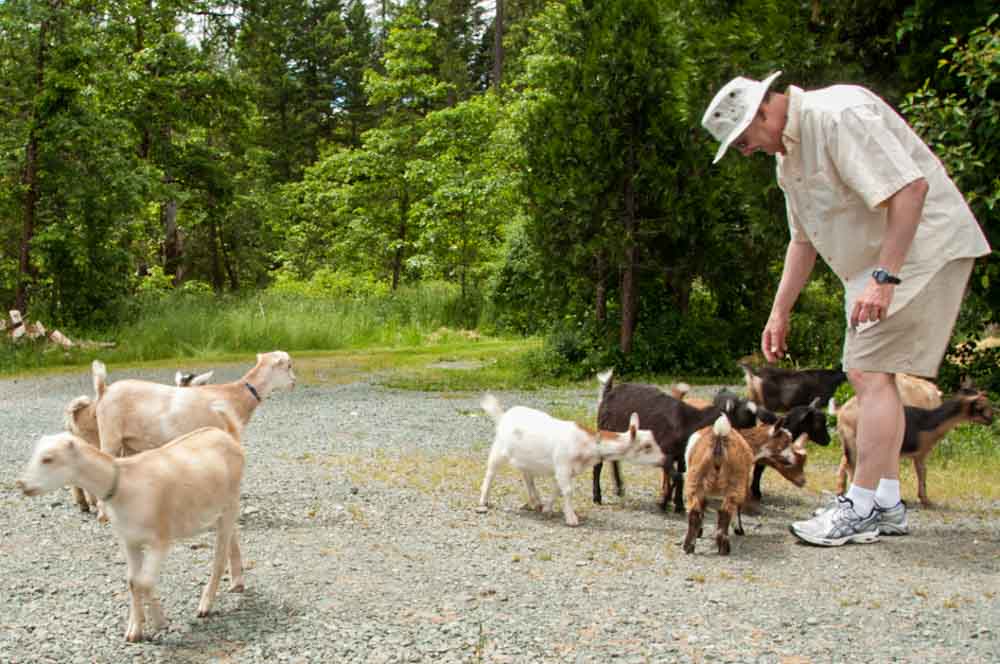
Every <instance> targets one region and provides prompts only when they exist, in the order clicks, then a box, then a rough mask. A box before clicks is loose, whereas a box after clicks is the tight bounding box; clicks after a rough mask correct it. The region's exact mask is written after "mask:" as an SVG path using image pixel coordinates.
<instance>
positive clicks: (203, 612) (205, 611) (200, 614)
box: [198, 609, 209, 618]
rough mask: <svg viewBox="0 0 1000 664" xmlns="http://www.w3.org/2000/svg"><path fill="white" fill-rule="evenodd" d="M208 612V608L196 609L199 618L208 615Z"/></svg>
mask: <svg viewBox="0 0 1000 664" xmlns="http://www.w3.org/2000/svg"><path fill="white" fill-rule="evenodd" d="M208 613H209V611H208V609H198V617H199V618H207V617H208Z"/></svg>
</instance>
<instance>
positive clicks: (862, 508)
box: [847, 484, 875, 516]
mask: <svg viewBox="0 0 1000 664" xmlns="http://www.w3.org/2000/svg"><path fill="white" fill-rule="evenodd" d="M847 497H848V498H850V499H851V502H852V503H854V511H855V512H856V513H857V515H858V516H868V515H869V514H871V513H872V509H873V508H874V507H875V492H874V491H872V490H871V489H865V488H864V487H860V486H858V485H857V484H852V485H851V488H850V489H848V490H847Z"/></svg>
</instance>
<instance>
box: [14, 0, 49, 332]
mask: <svg viewBox="0 0 1000 664" xmlns="http://www.w3.org/2000/svg"><path fill="white" fill-rule="evenodd" d="M49 9H50V10H51V11H53V12H55V11H56V10H58V9H59V2H53V3H50V5H49ZM50 20H51V19H50V18H45V19H44V20H43V21H42V22H41V25H40V26H39V28H38V56H37V57H36V58H35V99H40V98H41V96H42V94H43V92H44V88H45V66H46V60H47V58H48V39H49V27H50V24H49V23H50ZM38 106H39V105H38V104H37V103H36V104H34V105H33V106H32V108H33V110H32V116H33V117H32V119H31V129H30V130H29V132H28V145H27V146H26V149H25V163H24V175H23V177H22V180H21V181H22V183H23V184H24V186H25V192H26V193H25V196H24V225H23V226H22V228H21V246H20V251H19V252H18V259H17V271H18V278H17V288H16V289H15V291H14V308H15V309H17V310H18V311H20V312H21V313H22V314H27V312H28V282H29V281H30V279H31V276H32V275H31V272H32V270H31V243H32V241H33V240H34V238H35V212H36V211H37V209H38V129H39V127H40V125H41V124H42V122H44V118H41V117H39V115H38Z"/></svg>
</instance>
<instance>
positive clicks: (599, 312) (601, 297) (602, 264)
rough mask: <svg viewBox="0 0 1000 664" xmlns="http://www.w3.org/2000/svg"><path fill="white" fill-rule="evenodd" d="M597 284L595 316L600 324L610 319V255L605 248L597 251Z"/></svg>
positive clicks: (595, 290)
mask: <svg viewBox="0 0 1000 664" xmlns="http://www.w3.org/2000/svg"><path fill="white" fill-rule="evenodd" d="M596 263H597V266H596V267H597V284H596V286H595V288H594V318H595V319H596V320H597V322H598V323H599V324H602V325H603V324H604V323H605V322H607V320H608V255H607V252H605V251H604V250H603V249H602V250H600V251H598V252H597V257H596Z"/></svg>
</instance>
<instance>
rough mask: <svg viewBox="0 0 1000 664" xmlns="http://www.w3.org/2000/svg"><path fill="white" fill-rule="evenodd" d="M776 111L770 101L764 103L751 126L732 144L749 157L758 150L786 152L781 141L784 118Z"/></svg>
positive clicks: (773, 152) (771, 152)
mask: <svg viewBox="0 0 1000 664" xmlns="http://www.w3.org/2000/svg"><path fill="white" fill-rule="evenodd" d="M774 111H775V109H774V108H772V107H771V104H770V103H769V102H764V103H762V104H761V105H760V108H759V109H757V114H756V115H755V116H754V118H753V120H752V121H751V122H750V126H748V127H747V128H746V130H745V131H744V132H743V133H742V134H740V135H739V137H738V138H737V139H736V140H735V141H733V142H732V143H731V146H732V147H734V148H736V149H737V150H739V151H740V154H742V155H743V156H744V157H749V156H750V155H752V154H753V153H754V152H757V151H758V150H760V151H761V152H766V153H767V154H769V155H773V154H775V153H778V152H780V153H781V154H784V153H785V145H784V143H782V142H781V132H782V130H783V129H784V127H783V126H782V125H783V123H782V122H781V120H782V119H783V118H782V117H781V116H780V115H779V114H778V113H776V112H774Z"/></svg>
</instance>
